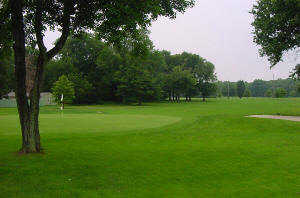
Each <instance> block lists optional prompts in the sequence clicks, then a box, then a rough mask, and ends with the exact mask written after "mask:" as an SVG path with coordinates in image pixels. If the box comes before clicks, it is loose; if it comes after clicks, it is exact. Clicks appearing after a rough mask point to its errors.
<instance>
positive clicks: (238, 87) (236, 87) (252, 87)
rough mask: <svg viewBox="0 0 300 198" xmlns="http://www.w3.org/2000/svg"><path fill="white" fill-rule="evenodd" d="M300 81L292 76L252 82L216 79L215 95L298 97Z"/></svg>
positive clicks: (299, 95) (299, 94)
mask: <svg viewBox="0 0 300 198" xmlns="http://www.w3.org/2000/svg"><path fill="white" fill-rule="evenodd" d="M299 87H300V82H299V81H297V80H296V79H293V78H287V79H278V80H269V81H265V80H261V79H255V80H254V81H253V82H246V81H238V82H229V81H218V82H217V96H225V97H228V96H229V97H250V96H251V97H300V90H299Z"/></svg>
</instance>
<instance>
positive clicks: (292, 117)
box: [246, 115, 300, 122]
mask: <svg viewBox="0 0 300 198" xmlns="http://www.w3.org/2000/svg"><path fill="white" fill-rule="evenodd" d="M246 117H251V118H270V119H277V120H290V121H295V122H300V116H279V115H249V116H246Z"/></svg>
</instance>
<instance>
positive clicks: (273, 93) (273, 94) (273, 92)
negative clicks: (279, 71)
mask: <svg viewBox="0 0 300 198" xmlns="http://www.w3.org/2000/svg"><path fill="white" fill-rule="evenodd" d="M272 86H273V91H272V97H273V98H274V97H275V85H274V73H273V82H272Z"/></svg>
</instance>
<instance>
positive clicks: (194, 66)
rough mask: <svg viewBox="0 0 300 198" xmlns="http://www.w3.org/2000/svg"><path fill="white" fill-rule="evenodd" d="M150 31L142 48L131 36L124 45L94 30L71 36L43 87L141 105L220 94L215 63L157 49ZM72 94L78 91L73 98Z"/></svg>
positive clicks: (80, 97)
mask: <svg viewBox="0 0 300 198" xmlns="http://www.w3.org/2000/svg"><path fill="white" fill-rule="evenodd" d="M147 34H148V33H147V32H143V33H142V34H141V35H144V38H143V39H144V45H143V46H145V47H144V48H143V49H139V48H138V47H137V46H133V42H132V41H130V40H129V41H127V43H126V44H125V45H124V46H125V47H122V48H119V47H117V46H112V45H109V44H107V43H105V42H103V41H101V40H99V39H97V37H96V36H95V35H93V34H88V33H82V34H80V35H71V36H70V37H69V38H68V39H67V41H66V43H65V46H64V48H63V49H62V50H61V51H60V53H59V54H58V55H57V56H55V57H54V59H53V60H51V61H49V63H48V64H47V65H45V68H44V81H43V83H42V85H41V91H42V92H53V93H54V95H55V96H56V97H57V101H59V98H58V97H59V96H60V95H61V94H62V93H63V92H66V93H65V94H64V95H65V100H66V101H67V102H69V103H73V104H86V103H102V102H104V101H114V102H123V103H132V102H137V103H139V104H141V103H142V102H144V101H160V100H165V99H167V100H169V101H171V102H179V101H180V98H182V97H184V98H185V100H186V101H191V98H192V97H195V96H201V97H202V98H203V100H205V98H206V97H208V96H210V95H213V94H214V93H215V92H216V88H217V86H216V83H215V82H216V75H215V66H214V64H213V63H211V62H209V61H207V60H205V59H204V58H202V57H201V56H199V55H196V54H191V53H188V52H183V53H181V54H175V55H172V54H171V53H170V52H169V51H166V50H163V51H159V50H155V49H154V48H153V44H152V42H151V41H150V39H149V38H148V35H147ZM28 51H30V50H28ZM32 54H34V50H32ZM27 56H30V54H28V55H27ZM10 64H11V65H13V62H12V61H11V62H10ZM11 68H12V67H11ZM11 73H13V72H11ZM62 76H63V78H60V77H62ZM9 78H13V76H10V77H8V78H7V75H6V77H5V79H9ZM66 80H68V81H70V82H71V86H70V84H68V82H67V81H66ZM57 81H62V82H57ZM12 82H13V80H12ZM58 86H60V88H59V87H58ZM63 87H65V88H63ZM66 87H68V88H66ZM10 89H13V86H11V87H10ZM70 89H71V90H70ZM72 89H74V91H72ZM6 90H7V91H8V90H9V88H8V89H6ZM7 91H6V92H7ZM67 92H68V93H70V92H71V93H73V92H74V96H72V95H70V94H67ZM68 96H69V98H68Z"/></svg>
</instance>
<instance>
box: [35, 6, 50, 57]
mask: <svg viewBox="0 0 300 198" xmlns="http://www.w3.org/2000/svg"><path fill="white" fill-rule="evenodd" d="M35 3H36V11H35V21H34V30H35V35H36V40H37V45H38V47H39V50H40V53H44V52H46V51H47V49H46V47H45V44H44V41H43V34H42V31H43V26H42V4H43V1H35Z"/></svg>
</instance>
